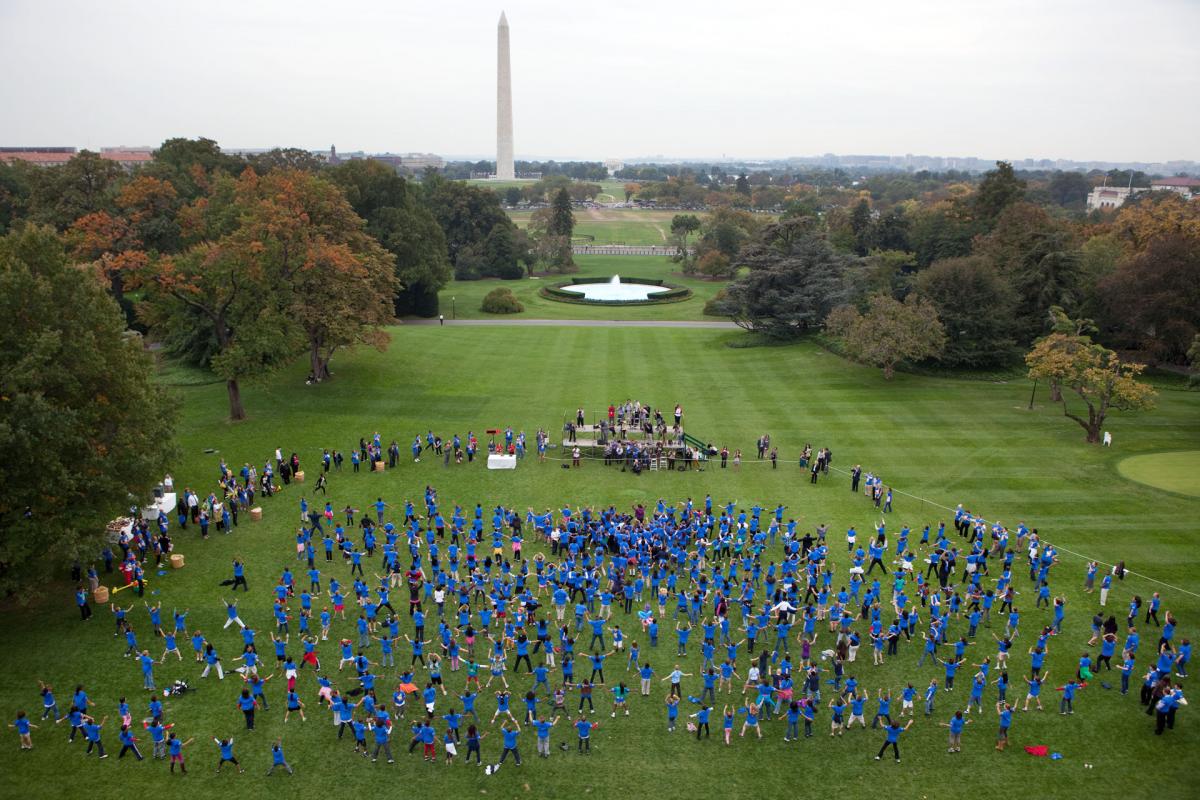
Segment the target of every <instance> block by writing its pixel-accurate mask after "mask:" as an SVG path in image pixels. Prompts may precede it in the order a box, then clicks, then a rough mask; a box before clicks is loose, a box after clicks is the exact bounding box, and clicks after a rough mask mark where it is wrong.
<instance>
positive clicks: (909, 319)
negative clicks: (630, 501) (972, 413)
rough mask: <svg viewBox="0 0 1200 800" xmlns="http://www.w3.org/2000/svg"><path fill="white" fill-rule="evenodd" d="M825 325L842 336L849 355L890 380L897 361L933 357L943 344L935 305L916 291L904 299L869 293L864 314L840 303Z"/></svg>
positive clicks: (939, 351) (835, 334)
mask: <svg viewBox="0 0 1200 800" xmlns="http://www.w3.org/2000/svg"><path fill="white" fill-rule="evenodd" d="M825 327H826V329H827V330H828V331H829V332H830V333H831V334H833V335H834V336H837V337H839V338H841V340H842V344H843V346H844V347H845V350H846V354H847V355H848V356H850V358H853V359H854V360H855V361H861V362H863V363H865V364H871V365H873V366H876V367H883V377H884V379H885V380H889V381H890V380H891V379H892V377H893V376H894V375H895V374H896V365H897V364H899V363H900V362H902V361H921V360H923V359H927V358H936V357H937V356H938V355H940V354H941V352H942V348H943V347H944V346H945V344H946V333H945V329H944V328H943V327H942V323H941V321H940V320H939V319H938V316H937V309H936V308H934V306H933V304H932V303H930V302H929V301H927V300H925V299H923V298H920V297H918V296H917V295H915V294H910V295H909V296H908V297H906V298H904V300H903V301H900V300H897V299H896V298H894V297H892V296H891V295H889V294H883V293H880V294H875V295H871V297H870V299H869V301H868V304H867V312H866V313H865V314H860V313H859V311H858V309H856V308H854V307H853V306H840V307H838V308H837V309H835V310H834V311H833V313H831V314H830V315H829V318H828V319H827V320H826V323H825Z"/></svg>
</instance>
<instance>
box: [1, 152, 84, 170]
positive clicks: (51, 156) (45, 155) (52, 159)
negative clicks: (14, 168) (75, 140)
mask: <svg viewBox="0 0 1200 800" xmlns="http://www.w3.org/2000/svg"><path fill="white" fill-rule="evenodd" d="M76 152H77V151H76V150H75V148H74V147H0V161H5V162H7V163H9V164H11V163H13V162H16V161H24V162H25V163H26V164H33V165H35V166H39V167H61V166H62V165H63V164H65V163H67V162H68V161H70V160H71V159H72V158H74V157H75V153H76Z"/></svg>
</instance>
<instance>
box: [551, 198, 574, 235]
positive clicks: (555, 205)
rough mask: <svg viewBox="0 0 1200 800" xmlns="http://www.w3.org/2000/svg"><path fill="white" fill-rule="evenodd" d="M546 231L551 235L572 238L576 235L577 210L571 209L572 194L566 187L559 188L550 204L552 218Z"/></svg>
mask: <svg viewBox="0 0 1200 800" xmlns="http://www.w3.org/2000/svg"><path fill="white" fill-rule="evenodd" d="M546 232H547V233H549V234H550V235H551V236H562V237H565V238H567V239H570V238H571V237H572V236H573V235H575V212H574V211H573V210H572V209H571V195H570V193H569V192H568V191H567V189H566V187H563V188H562V189H559V190H558V192H557V193H556V194H555V195H554V201H553V202H552V203H551V205H550V220H549V225H548V226H547V228H546Z"/></svg>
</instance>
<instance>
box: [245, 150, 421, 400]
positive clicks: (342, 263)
mask: <svg viewBox="0 0 1200 800" xmlns="http://www.w3.org/2000/svg"><path fill="white" fill-rule="evenodd" d="M247 182H248V181H247ZM238 237H239V241H238V242H236V243H235V246H245V247H246V248H247V249H248V250H249V251H250V255H251V258H252V259H253V261H254V263H255V265H256V266H257V268H258V269H259V270H260V271H261V272H262V273H264V274H266V275H269V276H271V278H272V279H274V280H275V281H276V282H277V285H278V286H280V287H281V288H284V289H286V290H287V293H286V297H285V299H284V301H283V302H284V303H285V304H286V312H287V315H288V317H289V319H290V320H292V321H293V322H294V323H295V324H297V325H298V326H299V327H300V329H301V330H302V332H303V334H304V337H305V339H306V341H307V349H308V353H309V374H310V377H311V378H312V379H313V380H314V381H318V382H319V381H323V380H326V379H328V378H329V377H330V372H329V360H330V359H331V358H332V357H333V354H334V353H335V352H337V351H338V350H340V349H345V348H350V347H353V346H355V345H356V344H367V345H370V346H372V347H375V348H376V349H378V350H380V351H382V350H385V349H386V348H387V345H388V342H389V340H390V337H389V336H388V334H387V332H386V331H384V330H383V327H384V326H385V325H389V324H391V323H392V322H394V321H395V316H394V305H393V298H394V297H395V294H396V287H397V285H398V281H397V278H396V272H395V264H394V259H393V257H392V255H391V254H390V253H388V252H387V251H386V250H384V249H383V247H381V246H380V244H379V243H378V242H377V241H376V240H375V239H374V238H372V237H371V236H370V235H369V234H368V233H367V232H366V231H365V230H364V223H363V221H362V219H361V218H360V217H359V216H358V215H357V214H355V213H354V210H353V209H352V208H351V207H350V204H349V203H348V202H347V201H346V198H345V196H344V195H343V194H342V193H341V191H340V190H339V189H338V187H337V186H335V185H334V184H332V183H330V182H329V181H326V180H323V179H322V178H319V177H317V176H315V175H314V174H312V173H309V172H303V171H300V170H291V169H280V170H276V171H274V172H271V173H269V174H268V175H266V176H264V177H262V178H260V179H258V180H257V182H256V185H255V186H254V187H253V191H252V192H248V193H247V196H246V197H245V208H244V211H243V219H242V224H241V229H240V230H239V232H238Z"/></svg>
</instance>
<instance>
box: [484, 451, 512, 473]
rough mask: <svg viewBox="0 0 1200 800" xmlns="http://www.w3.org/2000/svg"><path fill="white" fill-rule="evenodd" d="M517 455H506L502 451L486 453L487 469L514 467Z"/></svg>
mask: <svg viewBox="0 0 1200 800" xmlns="http://www.w3.org/2000/svg"><path fill="white" fill-rule="evenodd" d="M516 468H517V457H516V456H506V455H503V454H502V453H491V454H489V455H488V469H516Z"/></svg>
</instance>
